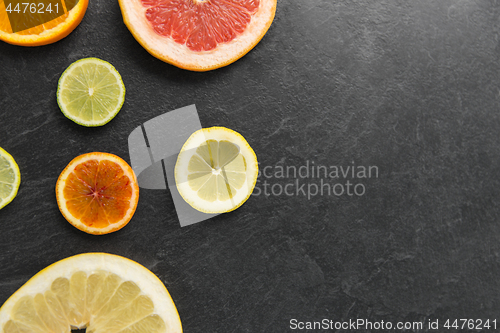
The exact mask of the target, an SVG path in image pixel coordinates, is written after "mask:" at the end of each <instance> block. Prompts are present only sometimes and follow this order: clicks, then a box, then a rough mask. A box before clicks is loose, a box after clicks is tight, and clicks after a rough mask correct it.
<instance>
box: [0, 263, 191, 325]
mask: <svg viewBox="0 0 500 333" xmlns="http://www.w3.org/2000/svg"><path fill="white" fill-rule="evenodd" d="M75 328H77V329H83V328H86V329H87V330H86V331H87V332H89V333H141V332H148V333H167V332H168V333H182V325H181V321H180V318H179V314H178V312H177V309H176V307H175V304H174V302H173V301H172V298H171V297H170V294H169V292H168V290H167V289H166V288H165V285H164V284H163V283H162V282H161V281H160V280H159V279H158V278H157V277H156V275H154V274H153V273H152V272H151V271H149V270H148V269H147V268H145V267H144V266H142V265H140V264H138V263H136V262H135V261H132V260H130V259H126V258H124V257H120V256H116V255H112V254H107V253H86V254H80V255H76V256H73V257H69V258H66V259H63V260H61V261H58V262H56V263H55V264H52V265H50V266H49V267H47V268H45V269H43V270H42V271H40V272H39V273H38V274H36V275H35V276H34V277H32V278H31V279H30V280H29V281H28V282H26V284H25V285H24V286H22V287H21V288H19V290H17V291H16V292H15V293H14V294H13V295H12V296H11V297H10V298H9V299H8V300H7V301H6V302H5V303H4V305H2V307H1V308H0V332H3V333H45V332H47V333H63V332H70V331H71V329H75Z"/></svg>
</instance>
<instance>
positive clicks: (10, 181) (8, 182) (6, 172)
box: [0, 148, 21, 209]
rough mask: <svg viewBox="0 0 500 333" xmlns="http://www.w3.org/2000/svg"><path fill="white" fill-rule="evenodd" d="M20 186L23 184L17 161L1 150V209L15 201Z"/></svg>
mask: <svg viewBox="0 0 500 333" xmlns="http://www.w3.org/2000/svg"><path fill="white" fill-rule="evenodd" d="M19 184H21V172H20V171H19V167H18V166H17V163H16V161H14V158H13V157H12V156H11V155H10V154H9V153H7V152H6V151H5V150H3V149H2V148H0V209H2V208H3V207H5V206H7V204H8V203H10V202H11V201H12V200H14V198H15V197H16V195H17V190H18V189H19Z"/></svg>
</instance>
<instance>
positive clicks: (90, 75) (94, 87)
mask: <svg viewBox="0 0 500 333" xmlns="http://www.w3.org/2000/svg"><path fill="white" fill-rule="evenodd" d="M124 101H125V85H124V84H123V81H122V78H121V76H120V73H118V71H117V70H116V69H115V68H114V67H113V65H111V64H110V63H109V62H106V61H104V60H101V59H97V58H86V59H81V60H78V61H75V62H74V63H72V64H71V65H70V66H69V67H68V68H67V69H66V70H65V71H64V73H63V74H62V75H61V78H60V79H59V85H58V87H57V103H58V104H59V107H60V108H61V111H62V112H63V113H64V115H65V116H66V117H67V118H69V119H71V120H73V121H74V122H75V123H77V124H80V125H83V126H88V127H90V126H102V125H104V124H106V123H108V122H109V121H110V120H111V119H113V118H114V117H115V116H116V114H117V113H118V112H119V111H120V109H121V108H122V105H123V102H124Z"/></svg>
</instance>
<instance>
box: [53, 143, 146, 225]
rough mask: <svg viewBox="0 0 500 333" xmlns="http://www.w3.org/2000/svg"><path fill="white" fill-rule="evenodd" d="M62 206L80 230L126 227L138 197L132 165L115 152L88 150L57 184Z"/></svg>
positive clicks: (71, 221) (70, 166) (74, 161)
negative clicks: (114, 153)
mask: <svg viewBox="0 0 500 333" xmlns="http://www.w3.org/2000/svg"><path fill="white" fill-rule="evenodd" d="M56 196H57V203H58V205H59V209H60V210H61V213H62V214H63V215H64V217H65V218H66V219H67V220H68V222H70V223H71V224H73V225H74V226H75V227H77V228H78V229H80V230H82V231H85V232H87V233H91V234H105V233H109V232H112V231H116V230H118V229H121V228H122V227H124V226H125V225H126V224H127V223H128V222H129V221H130V219H131V218H132V216H133V214H134V212H135V209H136V207H137V202H138V200H139V187H138V185H137V179H136V177H135V174H134V172H133V171H132V168H131V167H130V166H129V165H128V164H127V163H126V162H125V161H123V160H122V159H121V158H119V157H118V156H116V155H112V154H107V153H89V154H84V155H81V156H78V157H77V158H75V159H74V160H73V161H71V162H70V164H69V165H68V166H67V167H66V168H65V169H64V171H63V172H62V173H61V175H60V176H59V179H58V180H57V184H56Z"/></svg>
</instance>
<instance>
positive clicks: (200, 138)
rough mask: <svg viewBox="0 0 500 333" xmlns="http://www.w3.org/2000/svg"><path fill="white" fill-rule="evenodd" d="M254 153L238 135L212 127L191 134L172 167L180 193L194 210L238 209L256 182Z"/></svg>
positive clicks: (224, 129)
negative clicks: (173, 167)
mask: <svg viewBox="0 0 500 333" xmlns="http://www.w3.org/2000/svg"><path fill="white" fill-rule="evenodd" d="M257 173H258V164H257V158H256V156H255V153H254V151H253V150H252V148H251V147H250V146H249V145H248V143H247V141H246V140H245V139H244V138H243V137H242V136H241V135H240V134H238V133H237V132H235V131H232V130H230V129H227V128H224V127H212V128H206V129H202V130H199V131H197V132H195V133H193V134H192V135H191V136H190V138H189V139H188V140H187V141H186V143H185V144H184V146H183V147H182V150H181V152H180V153H179V156H178V158H177V163H176V165H175V181H176V185H177V189H178V190H179V193H180V194H181V196H182V197H183V198H184V200H185V201H186V202H187V203H189V204H190V205H191V206H192V207H193V208H195V209H197V210H199V211H202V212H205V213H223V212H229V211H232V210H234V209H236V208H238V207H239V206H241V205H242V204H243V203H244V202H245V201H246V200H247V199H248V197H249V196H250V194H251V193H252V191H253V189H254V187H255V184H256V182H257Z"/></svg>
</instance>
